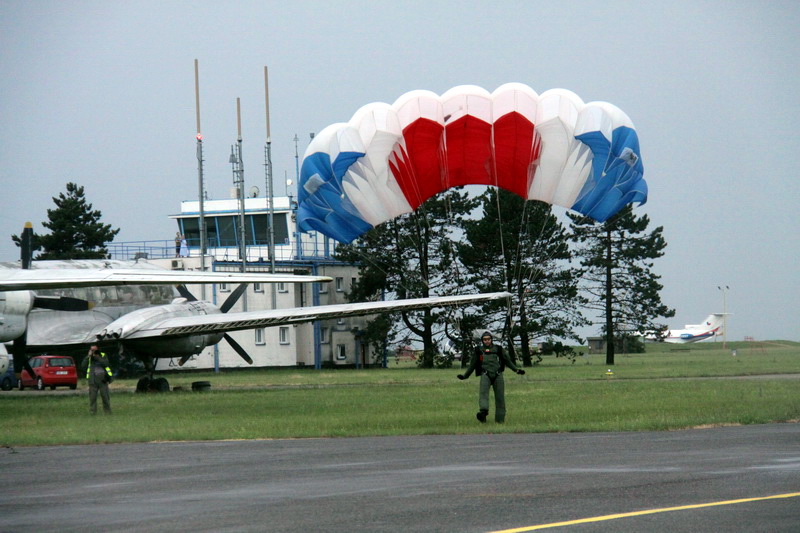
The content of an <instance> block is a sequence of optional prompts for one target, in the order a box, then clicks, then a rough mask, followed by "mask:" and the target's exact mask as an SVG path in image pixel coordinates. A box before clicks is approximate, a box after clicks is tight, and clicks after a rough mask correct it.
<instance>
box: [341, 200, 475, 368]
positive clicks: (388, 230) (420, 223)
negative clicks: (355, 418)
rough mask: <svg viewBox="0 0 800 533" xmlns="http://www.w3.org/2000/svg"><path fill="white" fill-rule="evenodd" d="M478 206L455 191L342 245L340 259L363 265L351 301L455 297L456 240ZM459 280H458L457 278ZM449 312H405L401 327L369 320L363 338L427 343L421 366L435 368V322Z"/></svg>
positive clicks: (376, 341) (375, 341)
mask: <svg viewBox="0 0 800 533" xmlns="http://www.w3.org/2000/svg"><path fill="white" fill-rule="evenodd" d="M474 205H475V202H474V201H473V200H471V199H469V197H468V196H467V194H466V193H464V192H461V191H460V190H458V189H451V190H448V191H447V192H445V193H442V194H440V195H438V196H435V197H433V198H431V199H429V200H428V201H426V202H425V203H424V204H423V205H422V206H420V207H419V208H418V209H417V210H415V211H413V212H411V213H409V214H407V215H402V216H400V217H398V218H395V219H394V220H390V221H388V222H385V223H383V224H381V225H379V226H377V227H376V228H373V229H372V230H370V231H368V232H367V233H365V234H364V235H362V236H361V237H359V239H358V241H357V242H356V243H354V244H351V245H340V246H339V247H338V248H337V250H336V256H337V258H338V259H341V260H344V261H351V262H358V263H360V264H361V267H360V276H359V279H358V281H357V282H356V284H355V285H354V286H353V288H352V290H351V292H350V293H349V294H348V297H349V299H350V300H351V301H364V300H374V299H377V298H380V297H381V296H383V295H388V294H394V295H396V297H397V298H427V297H429V296H432V295H437V294H438V295H446V294H452V293H453V292H454V290H455V288H456V287H457V286H458V283H457V281H456V279H454V270H457V269H456V268H455V265H454V254H453V244H452V243H453V240H454V238H456V237H455V234H456V233H457V232H458V231H459V229H460V226H461V220H462V218H463V217H464V216H465V215H466V214H467V213H469V212H470V211H471V210H472V208H473V206H474ZM455 277H457V276H455ZM447 313H449V311H436V310H432V309H426V310H423V311H411V312H403V313H400V318H401V322H400V324H402V326H399V325H398V322H397V321H396V320H394V319H387V318H386V317H384V318H382V319H381V318H379V319H376V320H374V321H372V322H370V323H369V324H368V326H367V331H366V332H365V334H364V337H363V338H364V339H365V340H366V341H368V342H370V343H371V344H372V345H373V346H380V345H382V344H384V343H386V342H391V341H393V340H395V339H398V338H402V340H403V342H404V343H405V344H409V343H410V342H411V341H412V337H413V338H414V339H417V340H419V341H421V342H422V346H423V355H422V357H421V359H420V361H419V364H420V366H422V367H425V368H430V367H432V366H433V365H434V355H436V352H437V346H436V342H435V338H434V337H435V335H436V327H435V326H436V324H441V323H442V322H443V320H444V318H445V317H446V316H447Z"/></svg>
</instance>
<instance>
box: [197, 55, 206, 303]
mask: <svg viewBox="0 0 800 533" xmlns="http://www.w3.org/2000/svg"><path fill="white" fill-rule="evenodd" d="M194 97H195V111H196V115H197V136H196V139H197V188H198V196H199V200H200V271H201V272H205V270H206V251H207V248H206V246H207V237H206V218H205V210H204V205H203V202H204V200H205V184H204V182H203V134H202V133H201V130H200V69H199V67H198V64H197V59H195V60H194ZM200 291H201V298H202V299H203V300H205V299H206V286H205V285H204V284H203V285H200Z"/></svg>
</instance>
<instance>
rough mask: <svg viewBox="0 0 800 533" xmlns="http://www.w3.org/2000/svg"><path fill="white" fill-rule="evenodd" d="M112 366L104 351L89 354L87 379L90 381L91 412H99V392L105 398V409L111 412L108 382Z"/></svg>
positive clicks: (108, 413)
mask: <svg viewBox="0 0 800 533" xmlns="http://www.w3.org/2000/svg"><path fill="white" fill-rule="evenodd" d="M111 376H112V374H111V367H109V366H108V357H106V354H105V353H103V352H94V353H92V354H91V355H90V356H89V364H88V365H87V366H86V379H87V380H88V381H89V412H90V413H92V414H96V413H97V393H98V391H99V392H100V397H101V398H102V399H103V411H104V412H105V413H106V414H107V415H110V414H111V398H110V397H109V395H108V382H109V381H110V380H111Z"/></svg>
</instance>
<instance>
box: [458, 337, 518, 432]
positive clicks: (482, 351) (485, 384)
mask: <svg viewBox="0 0 800 533" xmlns="http://www.w3.org/2000/svg"><path fill="white" fill-rule="evenodd" d="M506 366H507V367H509V368H510V369H511V370H513V371H515V372H516V371H518V370H519V368H518V367H517V365H515V364H514V362H513V361H512V360H511V359H510V358H509V357H508V356H507V355H506V354H505V353H504V352H503V347H502V346H499V345H497V344H494V343H492V345H491V346H488V347H487V346H483V345H481V346H478V347H477V348H475V354H474V355H473V357H472V360H471V361H470V362H469V368H468V369H467V371H466V372H465V373H464V377H465V378H468V377H469V376H470V374H472V372H473V371H476V368H477V371H476V373H477V374H478V375H480V377H481V385H480V394H479V395H478V409H480V411H481V412H482V413H484V414H487V413H488V412H489V388H490V387H493V388H494V421H495V422H498V423H503V422H505V420H506V385H505V381H504V380H503V370H504V369H505V367H506Z"/></svg>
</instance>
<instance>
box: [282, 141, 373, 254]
mask: <svg viewBox="0 0 800 533" xmlns="http://www.w3.org/2000/svg"><path fill="white" fill-rule="evenodd" d="M363 156H364V154H363V153H360V152H340V153H339V155H337V156H336V159H335V160H334V161H333V162H331V159H330V155H329V154H327V153H323V152H316V153H314V154H311V155H310V156H308V157H306V158H305V159H304V160H303V168H302V169H301V171H300V183H299V187H298V192H297V194H298V206H299V207H298V210H297V221H298V226H299V229H300V230H301V231H319V232H320V233H323V234H325V235H327V236H328V237H331V238H333V239H336V240H337V241H339V242H345V243H348V242H352V241H353V240H354V239H355V238H356V237H358V236H359V235H361V234H362V233H364V232H366V231H368V230H370V229H372V224H369V223H368V222H366V221H365V220H364V219H362V218H361V215H360V214H359V212H358V210H357V209H356V208H355V206H354V205H353V203H352V202H351V201H350V200H349V199H348V198H347V196H346V195H345V194H344V189H343V188H342V177H343V176H344V175H345V174H346V173H347V169H348V168H350V165H352V164H353V163H355V162H356V161H357V160H358V158H360V157H363Z"/></svg>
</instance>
